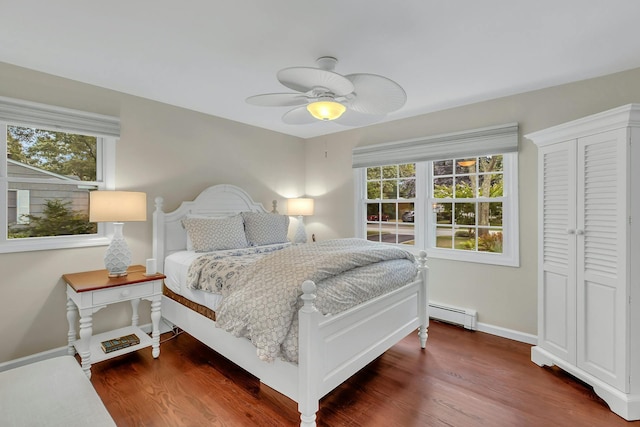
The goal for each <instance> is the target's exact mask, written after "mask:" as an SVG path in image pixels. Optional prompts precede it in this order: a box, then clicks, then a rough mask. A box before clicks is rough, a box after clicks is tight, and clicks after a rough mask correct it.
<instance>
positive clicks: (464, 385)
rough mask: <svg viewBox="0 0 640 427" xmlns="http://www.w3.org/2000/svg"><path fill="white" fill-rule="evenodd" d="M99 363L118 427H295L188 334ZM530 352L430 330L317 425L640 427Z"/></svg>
mask: <svg viewBox="0 0 640 427" xmlns="http://www.w3.org/2000/svg"><path fill="white" fill-rule="evenodd" d="M170 337H171V334H164V335H163V336H162V339H163V340H166V341H165V342H163V344H162V346H161V354H160V358H159V359H157V360H154V359H153V358H152V357H151V351H150V350H149V349H144V350H141V351H138V352H136V353H131V354H129V355H125V356H121V357H118V358H115V359H112V360H109V361H105V362H101V363H98V364H95V365H93V367H92V377H91V382H92V383H93V385H94V386H95V388H96V390H97V391H98V394H99V395H100V397H101V398H102V400H103V402H104V404H105V406H106V407H107V409H108V410H109V412H110V413H111V415H112V416H113V418H114V419H115V421H116V423H117V424H118V426H136V427H141V426H248V425H252V426H294V425H298V424H299V418H298V411H297V408H296V404H295V403H294V402H292V401H291V400H289V399H288V398H286V397H284V396H282V395H280V394H279V393H277V392H275V391H274V390H271V389H269V388H268V387H265V386H260V383H259V382H258V380H257V379H256V378H255V377H253V376H251V375H250V374H248V373H246V372H245V371H243V370H242V369H240V368H238V367H236V366H235V365H234V364H233V363H231V362H229V361H228V360H226V359H224V358H223V357H221V356H220V355H218V354H217V353H215V352H214V351H212V350H210V349H209V348H207V347H206V346H204V345H203V344H201V343H199V342H198V341H196V340H195V339H194V338H192V337H191V336H189V335H188V334H186V333H183V334H180V335H178V336H176V337H175V338H172V339H168V338H170ZM530 348H531V346H529V345H527V344H522V343H519V342H515V341H511V340H507V339H503V338H498V337H495V336H492V335H489V334H485V333H482V332H470V331H466V330H464V329H462V328H459V327H457V326H452V325H447V324H443V323H438V322H432V323H431V326H430V328H429V340H428V342H427V348H426V349H425V350H421V349H420V346H419V344H418V338H417V336H415V335H411V336H409V337H407V338H405V339H404V340H402V341H401V342H400V343H398V344H397V345H395V346H394V347H392V348H391V349H390V350H389V351H387V352H386V353H385V354H384V355H382V356H381V357H379V358H378V359H376V360H375V361H373V362H372V363H370V364H369V365H368V366H367V367H366V368H364V369H363V370H362V371H360V372H359V373H357V374H356V375H355V376H353V377H352V378H350V379H349V380H348V381H347V382H345V383H344V384H342V385H341V386H340V387H338V388H336V389H335V390H334V391H333V392H331V393H329V394H328V395H327V396H325V397H324V398H323V399H322V400H321V402H320V411H319V413H318V425H319V426H402V427H408V426H456V427H462V426H491V427H495V426H509V427H511V426H627V427H631V426H634V427H637V426H640V421H639V422H632V423H631V422H627V421H625V420H624V419H622V418H620V417H618V416H617V415H615V414H614V413H612V412H610V411H609V409H608V407H607V405H606V404H605V403H604V402H603V401H602V400H601V399H599V398H598V397H597V396H596V395H595V394H594V393H593V391H592V390H591V389H590V388H589V387H588V386H586V385H584V384H583V383H581V382H579V381H577V380H576V379H574V378H572V377H570V376H569V375H567V374H565V373H564V372H563V371H561V370H559V369H555V368H540V367H538V366H537V365H535V364H534V363H532V362H531V361H530Z"/></svg>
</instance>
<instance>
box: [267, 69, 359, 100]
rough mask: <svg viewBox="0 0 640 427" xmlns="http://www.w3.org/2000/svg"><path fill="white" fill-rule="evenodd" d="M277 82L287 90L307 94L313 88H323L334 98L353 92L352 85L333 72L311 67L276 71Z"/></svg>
mask: <svg viewBox="0 0 640 427" xmlns="http://www.w3.org/2000/svg"><path fill="white" fill-rule="evenodd" d="M278 80H279V81H280V83H282V84H283V85H285V86H286V87H288V88H289V89H293V90H297V91H299V92H309V91H311V90H313V89H314V88H317V87H320V88H325V89H327V91H329V92H331V93H333V94H334V95H335V96H344V95H347V94H349V93H351V92H353V89H354V87H353V83H351V81H350V80H349V79H347V78H346V77H344V76H342V75H340V74H338V73H334V72H333V71H327V70H321V69H320V68H311V67H291V68H285V69H283V70H280V71H278Z"/></svg>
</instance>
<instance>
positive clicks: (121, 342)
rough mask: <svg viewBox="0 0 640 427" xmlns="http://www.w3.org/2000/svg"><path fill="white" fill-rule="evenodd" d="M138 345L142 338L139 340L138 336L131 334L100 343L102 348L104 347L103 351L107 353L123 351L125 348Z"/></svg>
mask: <svg viewBox="0 0 640 427" xmlns="http://www.w3.org/2000/svg"><path fill="white" fill-rule="evenodd" d="M137 344H140V338H138V336H137V335H136V334H129V335H124V336H122V337H120V338H114V339H111V340H106V341H102V342H101V343H100V347H102V351H104V352H105V353H110V352H112V351H116V350H122V349H123V348H127V347H131V346H132V345H137Z"/></svg>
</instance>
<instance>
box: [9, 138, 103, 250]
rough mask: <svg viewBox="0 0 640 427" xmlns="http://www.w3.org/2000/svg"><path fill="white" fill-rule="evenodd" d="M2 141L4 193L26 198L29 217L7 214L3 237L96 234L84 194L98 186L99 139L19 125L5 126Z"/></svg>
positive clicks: (86, 196) (86, 197) (87, 195)
mask: <svg viewBox="0 0 640 427" xmlns="http://www.w3.org/2000/svg"><path fill="white" fill-rule="evenodd" d="M6 137H7V139H6V142H7V171H8V174H7V175H8V179H7V181H8V187H9V190H8V191H9V192H10V193H14V194H22V195H27V197H28V200H27V201H26V202H25V203H26V204H27V207H26V210H25V212H28V214H24V213H22V214H12V212H13V211H12V212H9V215H8V218H9V223H8V224H7V227H8V233H7V237H8V238H9V239H19V238H26V237H44V236H61V235H75V234H94V233H96V224H92V223H90V222H89V216H88V208H89V190H91V189H93V188H96V186H97V178H98V177H97V166H98V149H99V146H98V144H99V142H98V138H97V137H95V136H88V135H80V134H74V133H65V132H58V131H51V130H47V129H40V128H29V127H21V126H7V136H6ZM9 209H11V208H9ZM14 210H15V208H14Z"/></svg>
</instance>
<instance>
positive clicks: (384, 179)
mask: <svg viewBox="0 0 640 427" xmlns="http://www.w3.org/2000/svg"><path fill="white" fill-rule="evenodd" d="M434 141H437V142H439V143H440V144H439V147H438V148H434V145H435V144H434ZM481 145H484V147H482V146H481ZM494 149H495V150H497V149H500V150H501V151H495V152H492V151H491V150H494ZM515 150H517V125H506V126H500V127H495V128H486V129H479V130H476V131H470V132H466V133H458V134H451V135H445V136H439V137H433V138H428V139H422V140H411V141H401V142H398V143H391V144H380V145H378V146H365V147H362V148H356V149H354V170H355V171H356V174H355V179H356V191H357V195H356V198H357V204H356V224H357V227H358V228H357V235H358V237H364V236H366V238H367V239H368V240H373V241H380V242H385V243H395V244H403V245H407V246H412V247H413V248H415V249H416V250H418V249H425V250H426V251H427V255H428V256H429V257H432V258H445V259H453V260H460V261H469V262H480V263H487V264H498V265H508V266H518V265H519V248H518V244H519V243H518V197H517V177H518V173H517V151H515ZM449 152H454V153H455V154H456V155H455V156H453V157H450V156H445V154H447V153H449ZM410 158H415V159H416V161H415V162H413V163H408V162H407V163H397V164H382V165H375V166H368V165H367V163H378V162H384V161H385V160H388V159H391V160H393V159H398V160H407V159H410ZM362 166H364V167H362Z"/></svg>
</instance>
